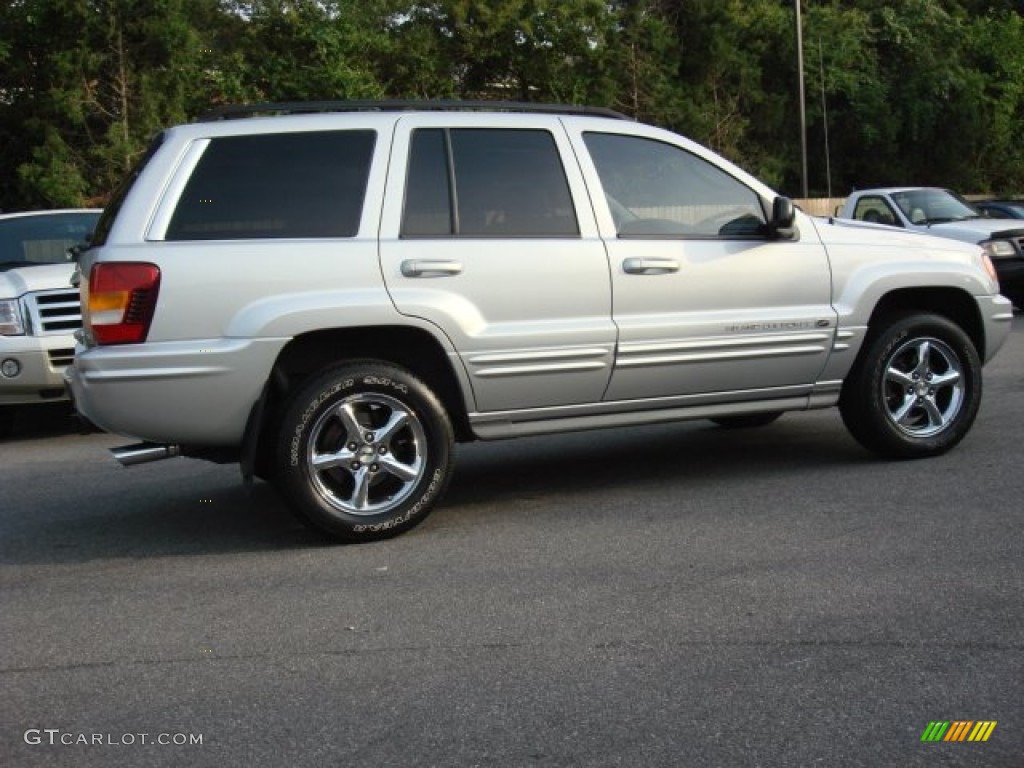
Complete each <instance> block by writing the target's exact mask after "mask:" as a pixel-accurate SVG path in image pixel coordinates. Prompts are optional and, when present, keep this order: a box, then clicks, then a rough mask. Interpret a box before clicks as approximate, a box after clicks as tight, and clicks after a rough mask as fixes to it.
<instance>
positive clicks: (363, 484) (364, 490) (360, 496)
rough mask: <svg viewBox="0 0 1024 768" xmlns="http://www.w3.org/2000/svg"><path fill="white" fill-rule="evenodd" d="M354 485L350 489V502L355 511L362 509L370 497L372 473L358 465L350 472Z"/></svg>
mask: <svg viewBox="0 0 1024 768" xmlns="http://www.w3.org/2000/svg"><path fill="white" fill-rule="evenodd" d="M352 477H353V479H354V480H355V487H354V488H353V489H352V498H351V502H350V503H351V504H352V506H353V508H354V509H355V510H356V511H364V510H366V508H367V505H368V503H369V498H370V480H371V478H372V475H371V474H370V470H369V469H367V468H366V467H360V468H359V469H357V470H356V471H355V472H353V473H352Z"/></svg>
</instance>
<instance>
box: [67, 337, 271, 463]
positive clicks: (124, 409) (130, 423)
mask: <svg viewBox="0 0 1024 768" xmlns="http://www.w3.org/2000/svg"><path fill="white" fill-rule="evenodd" d="M287 341H288V339H212V340H196V341H175V342H160V343H147V344H136V345H124V346H110V347H94V348H91V349H85V348H81V347H80V348H79V349H78V355H77V357H76V358H75V363H74V365H73V366H71V367H70V368H68V369H67V371H66V373H65V380H66V383H67V386H68V387H69V389H70V391H71V393H72V396H73V399H74V401H75V407H76V409H77V410H78V411H79V413H81V414H82V416H84V417H85V418H86V419H88V420H89V421H91V422H93V423H94V424H96V425H97V426H99V427H100V428H102V429H104V430H106V431H107V432H114V433H117V434H122V435H129V436H132V437H137V438H141V439H142V440H147V441H151V442H155V443H174V444H188V445H219V446H233V445H238V444H240V443H241V441H242V436H243V434H244V432H245V424H246V420H247V419H248V417H249V412H250V410H251V409H252V406H253V403H255V402H256V400H257V399H258V398H259V396H260V392H261V391H262V388H263V384H264V382H265V381H266V380H267V377H268V376H269V375H270V370H271V368H272V366H273V364H274V361H275V360H276V359H277V355H278V353H279V352H280V350H281V348H282V347H283V346H284V345H285V344H286V343H287Z"/></svg>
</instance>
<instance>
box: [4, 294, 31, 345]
mask: <svg viewBox="0 0 1024 768" xmlns="http://www.w3.org/2000/svg"><path fill="white" fill-rule="evenodd" d="M24 333H25V324H24V323H23V322H22V320H21V308H20V307H19V306H18V300H17V299H0V336H21V335H23V334H24Z"/></svg>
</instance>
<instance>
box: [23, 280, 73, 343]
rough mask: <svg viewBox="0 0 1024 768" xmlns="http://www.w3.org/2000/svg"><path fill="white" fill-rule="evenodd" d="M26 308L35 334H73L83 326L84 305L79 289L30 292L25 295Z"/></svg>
mask: <svg viewBox="0 0 1024 768" xmlns="http://www.w3.org/2000/svg"><path fill="white" fill-rule="evenodd" d="M25 308H26V309H27V310H28V316H29V318H30V320H31V323H32V333H33V334H35V335H38V336H46V335H51V334H57V333H64V334H71V333H74V332H75V331H76V330H78V329H79V328H81V327H82V307H81V304H80V303H79V294H78V290H77V289H74V288H62V289H60V290H56V291H39V292H38V293H30V294H28V295H27V296H26V297H25Z"/></svg>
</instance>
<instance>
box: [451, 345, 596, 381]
mask: <svg viewBox="0 0 1024 768" xmlns="http://www.w3.org/2000/svg"><path fill="white" fill-rule="evenodd" d="M610 358H611V350H610V349H601V348H599V347H589V348H583V349H545V350H536V351H534V350H531V351H523V352H487V353H484V354H479V355H473V356H471V357H470V358H469V363H470V365H471V366H473V374H474V375H475V376H479V377H481V378H485V379H486V378H500V377H503V376H529V375H533V374H552V373H573V372H578V371H599V370H601V369H603V368H608V367H609V365H610ZM478 366H480V367H478Z"/></svg>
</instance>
